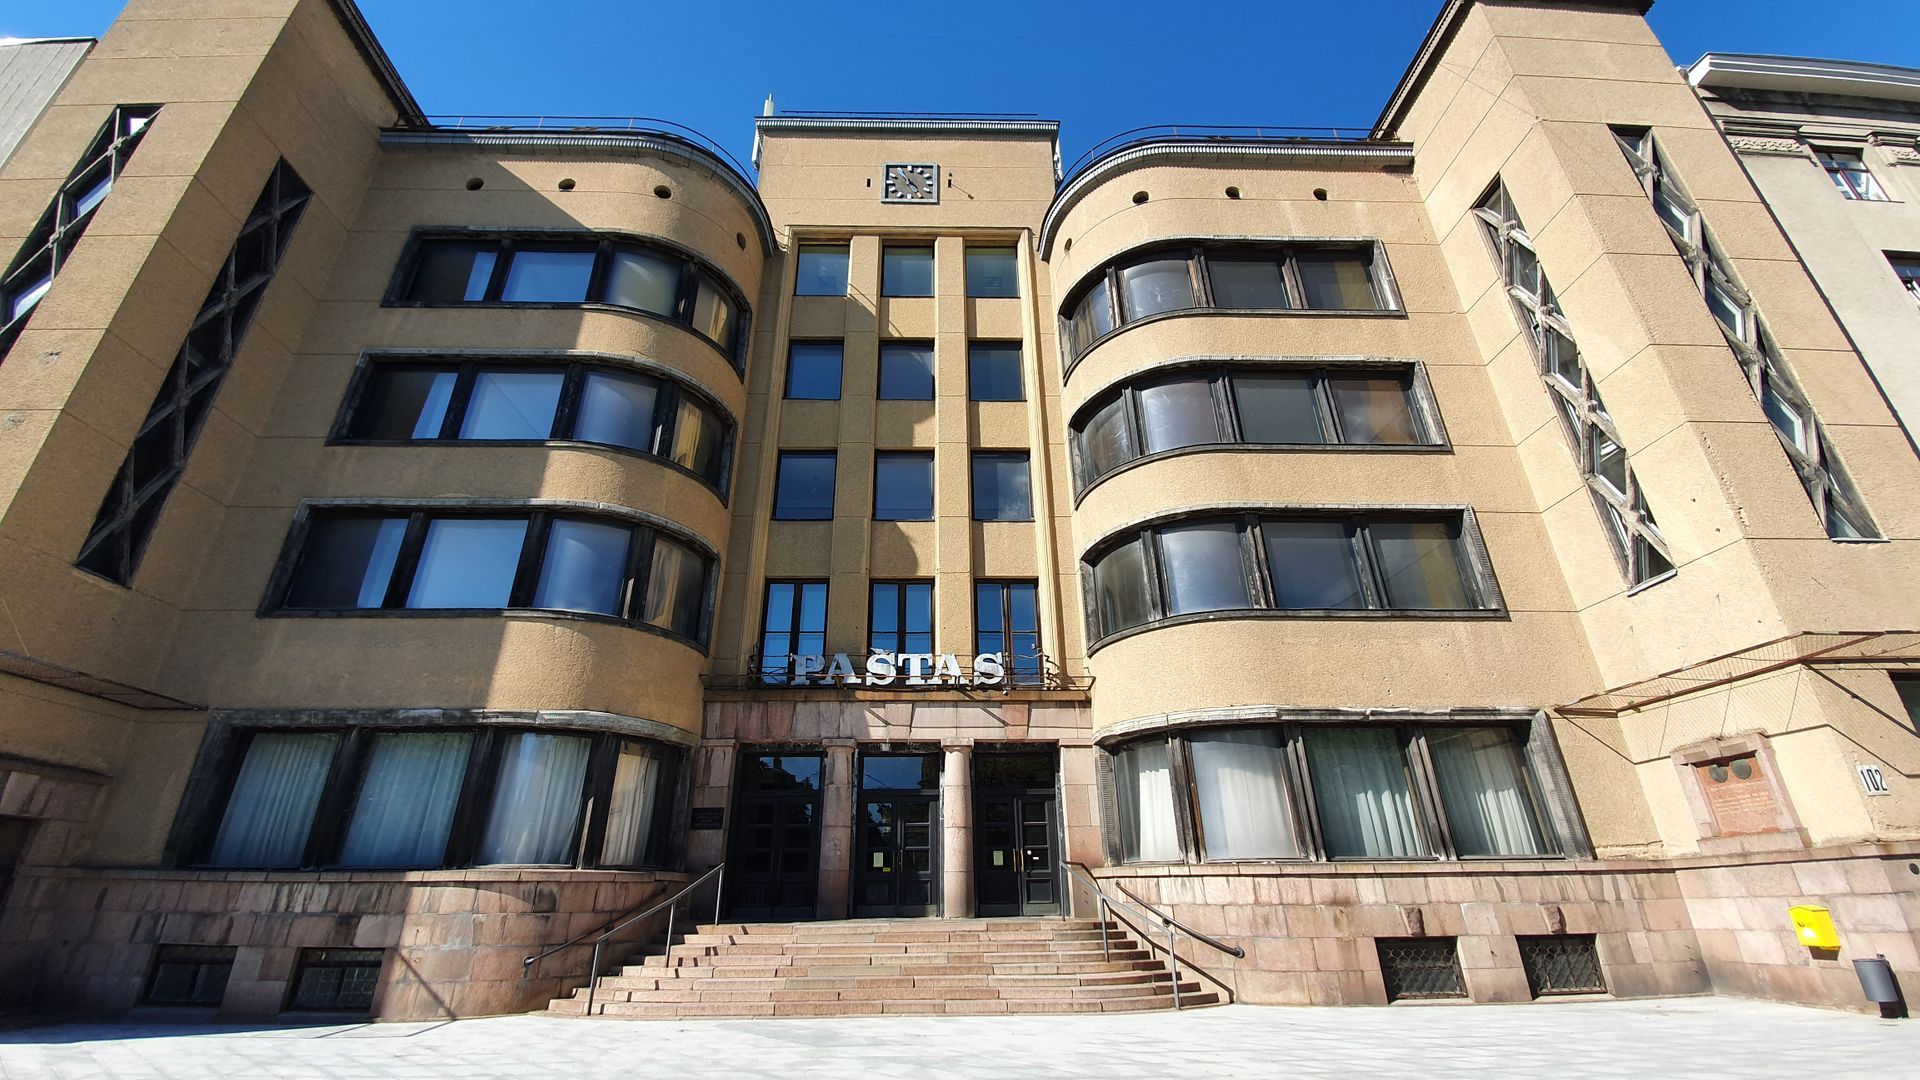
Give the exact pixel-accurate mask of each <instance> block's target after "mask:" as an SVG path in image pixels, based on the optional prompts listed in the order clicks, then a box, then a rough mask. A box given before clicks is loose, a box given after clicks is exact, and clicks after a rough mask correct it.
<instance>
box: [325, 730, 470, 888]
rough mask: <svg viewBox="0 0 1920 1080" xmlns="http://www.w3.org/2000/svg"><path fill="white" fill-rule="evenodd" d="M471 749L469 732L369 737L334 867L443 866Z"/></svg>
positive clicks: (392, 733) (397, 733) (404, 733)
mask: <svg viewBox="0 0 1920 1080" xmlns="http://www.w3.org/2000/svg"><path fill="white" fill-rule="evenodd" d="M472 747H473V733H472V732H468V731H449V732H421V731H410V732H401V731H385V732H380V733H378V734H376V735H374V736H373V743H372V748H371V749H370V750H369V751H368V758H367V765H366V770H365V772H364V773H362V775H361V778H360V790H359V792H358V793H357V794H356V795H355V796H354V803H353V810H352V812H351V815H350V816H349V818H348V826H347V838H346V841H345V843H344V844H343V845H342V847H341V849H340V857H339V859H338V860H337V863H338V865H340V866H364V867H393V868H410V867H437V866H440V865H442V864H444V863H445V861H446V854H447V836H448V834H449V833H451V832H452V830H453V811H454V807H455V806H456V805H457V804H458V803H459V801H460V789H461V787H462V786H463V785H464V784H465V782H466V776H467V755H468V753H469V752H470V751H471V750H472Z"/></svg>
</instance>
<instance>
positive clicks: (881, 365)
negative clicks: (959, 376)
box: [873, 338, 940, 401]
mask: <svg viewBox="0 0 1920 1080" xmlns="http://www.w3.org/2000/svg"><path fill="white" fill-rule="evenodd" d="M889 349H925V350H926V351H927V396H926V397H900V396H898V395H893V394H887V393H884V392H883V391H884V390H885V389H886V385H887V351H888V350H889ZM939 393H940V356H939V353H937V352H936V351H935V350H934V343H933V342H932V341H928V340H925V339H920V338H897V339H896V338H887V339H885V340H883V341H881V342H880V350H879V353H878V354H877V355H876V357H875V359H874V374H873V397H874V400H875V401H932V400H934V399H935V398H936V397H938V396H939Z"/></svg>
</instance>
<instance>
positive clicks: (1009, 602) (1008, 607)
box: [967, 578, 1048, 685]
mask: <svg viewBox="0 0 1920 1080" xmlns="http://www.w3.org/2000/svg"><path fill="white" fill-rule="evenodd" d="M1022 586H1024V587H1027V588H1031V589H1032V590H1033V630H1032V631H1031V632H1032V634H1033V642H1034V654H1035V655H1034V670H1033V671H1032V672H1030V673H1022V672H1020V671H1018V670H1016V668H1015V665H1014V659H1015V657H1014V655H1013V638H1014V635H1016V634H1025V633H1028V631H1025V630H1016V629H1014V626H1013V590H1014V589H1015V588H1019V587H1022ZM982 588H991V589H998V590H999V594H1000V624H999V625H998V626H995V627H991V628H989V627H985V626H979V625H976V626H975V627H974V628H973V643H974V651H975V652H985V651H988V650H985V649H982V648H981V641H980V639H981V637H982V636H983V635H985V634H990V633H991V634H998V635H1000V640H1001V641H1002V642H1003V645H1002V648H1001V649H1000V650H999V651H1000V652H1001V654H1002V656H1003V657H1004V659H1005V663H1006V671H1007V682H1008V683H1010V684H1013V685H1022V684H1025V685H1039V684H1043V683H1045V682H1046V681H1047V679H1048V657H1047V651H1046V643H1047V641H1046V636H1045V633H1044V631H1043V628H1042V627H1041V625H1040V623H1041V619H1040V616H1041V614H1042V612H1041V610H1040V580H1039V579H1038V578H974V579H973V589H972V592H971V595H970V597H969V599H970V600H971V601H972V603H971V604H969V605H968V606H969V610H968V612H967V614H968V616H969V617H970V618H972V619H974V621H975V622H976V623H977V622H978V619H979V611H980V590H981V589H982Z"/></svg>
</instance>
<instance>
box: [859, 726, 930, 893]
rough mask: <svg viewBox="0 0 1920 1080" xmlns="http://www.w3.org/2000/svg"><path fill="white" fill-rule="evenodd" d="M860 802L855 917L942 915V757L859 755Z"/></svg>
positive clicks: (928, 755) (923, 755) (926, 755)
mask: <svg viewBox="0 0 1920 1080" xmlns="http://www.w3.org/2000/svg"><path fill="white" fill-rule="evenodd" d="M858 807H859V809H858V811H857V814H856V818H855V822H854V824H855V831H856V833H857V841H858V843H857V845H856V846H857V848H858V850H857V852H856V853H855V856H854V866H853V875H854V882H853V914H854V916H855V917H856V918H886V917H916V916H923V915H938V914H940V876H939V871H940V859H939V852H940V756H939V755H938V754H866V755H863V756H862V757H861V760H860V798H859V802H858Z"/></svg>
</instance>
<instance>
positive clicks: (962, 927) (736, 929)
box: [690, 916, 1119, 940]
mask: <svg viewBox="0 0 1920 1080" xmlns="http://www.w3.org/2000/svg"><path fill="white" fill-rule="evenodd" d="M1107 926H1108V928H1110V929H1117V928H1118V926H1119V924H1118V923H1116V922H1113V921H1111V920H1110V921H1108V923H1107ZM1056 929H1067V930H1094V931H1098V930H1099V929H1100V920H1098V919H1063V918H1059V917H1044V916H1042V917H1036V918H1018V919H937V918H936V919H839V920H833V921H828V922H803V923H701V924H698V925H696V926H694V927H693V929H692V930H691V931H690V932H692V933H696V934H772V935H776V936H787V937H798V938H801V939H803V940H805V939H817V938H819V937H821V936H839V935H850V934H873V933H885V932H902V933H955V932H967V931H972V932H1005V931H1024V930H1056Z"/></svg>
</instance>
